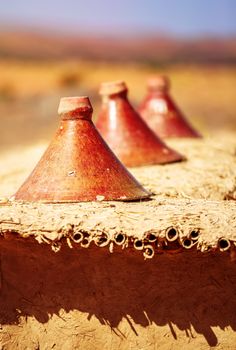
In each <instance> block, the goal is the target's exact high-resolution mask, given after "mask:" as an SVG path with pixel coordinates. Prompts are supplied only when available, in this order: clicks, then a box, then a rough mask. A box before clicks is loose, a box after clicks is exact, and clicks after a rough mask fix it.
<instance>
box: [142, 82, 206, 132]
mask: <svg viewBox="0 0 236 350" xmlns="http://www.w3.org/2000/svg"><path fill="white" fill-rule="evenodd" d="M169 89H170V83H169V80H168V78H167V77H165V76H156V77H153V78H151V79H150V80H149V81H148V94H147V96H146V97H145V99H144V101H143V102H142V103H141V105H140V107H139V109H138V110H139V112H140V114H141V116H142V117H143V119H144V120H145V121H146V123H147V124H148V125H149V126H150V128H152V130H153V131H155V133H156V134H157V135H158V136H160V137H163V138H168V137H201V135H200V134H199V133H198V132H197V131H196V130H194V129H193V127H192V126H191V125H190V124H189V123H188V121H187V120H186V118H185V117H184V116H183V114H182V112H181V111H180V110H179V108H178V107H177V106H176V104H175V103H174V102H173V100H172V98H171V97H170V95H169Z"/></svg>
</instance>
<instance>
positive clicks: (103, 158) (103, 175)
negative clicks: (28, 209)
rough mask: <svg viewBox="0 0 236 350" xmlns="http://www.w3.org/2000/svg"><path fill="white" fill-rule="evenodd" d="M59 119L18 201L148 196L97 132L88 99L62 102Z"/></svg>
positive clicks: (84, 199) (119, 198) (76, 98)
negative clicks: (59, 122) (52, 136)
mask: <svg viewBox="0 0 236 350" xmlns="http://www.w3.org/2000/svg"><path fill="white" fill-rule="evenodd" d="M59 115H60V116H61V124H60V127H59V129H58V130H57V132H56V135H55V137H54V138H53V140H52V142H51V144H50V145H49V147H48V149H47V150H46V152H45V153H44V155H43V156H42V158H41V160H40V161H39V163H38V164H37V166H36V167H35V169H34V170H33V172H32V173H31V175H30V176H29V177H28V179H27V180H26V181H25V183H24V184H23V185H22V186H21V187H20V189H19V190H18V191H17V193H16V194H15V199H16V200H22V201H30V202H32V201H40V202H48V203H60V202H77V201H78V202H79V201H102V200H106V201H107V200H137V199H142V198H147V197H149V196H150V194H149V193H148V192H147V191H146V190H145V189H144V188H143V187H142V186H141V185H140V184H139V183H138V182H137V181H136V180H135V179H134V177H133V176H132V175H131V174H130V173H129V172H128V171H127V169H126V168H125V167H124V166H123V165H122V164H121V163H120V161H119V160H118V159H117V158H116V156H115V155H114V154H113V153H112V151H111V150H110V148H109V147H108V146H107V144H106V143H105V142H104V140H103V139H102V137H101V136H100V134H99V133H98V131H97V130H96V128H95V126H94V124H93V122H92V120H91V116H92V106H91V104H90V101H89V99H88V97H68V98H67V97H66V98H62V99H61V101H60V106H59Z"/></svg>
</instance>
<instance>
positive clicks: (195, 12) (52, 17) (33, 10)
mask: <svg viewBox="0 0 236 350" xmlns="http://www.w3.org/2000/svg"><path fill="white" fill-rule="evenodd" d="M12 25H14V26H16V27H17V26H26V27H37V28H41V27H42V28H47V27H49V28H51V29H57V28H59V29H60V31H69V32H70V31H72V32H76V33H80V32H89V33H90V32H92V33H94V32H95V33H101V34H111V35H113V34H124V33H128V34H134V33H137V35H139V33H142V32H143V33H149V32H155V33H158V32H160V33H167V34H172V35H175V36H182V37H191V36H204V35H206V34H208V35H209V34H210V35H213V36H228V35H236V0H110V1H109V0H97V1H96V0H83V1H82V0H64V1H62V0H40V1H39V0H13V1H12V0H5V1H4V0H2V1H1V2H0V27H5V26H7V27H8V28H9V27H10V28H11V26H12Z"/></svg>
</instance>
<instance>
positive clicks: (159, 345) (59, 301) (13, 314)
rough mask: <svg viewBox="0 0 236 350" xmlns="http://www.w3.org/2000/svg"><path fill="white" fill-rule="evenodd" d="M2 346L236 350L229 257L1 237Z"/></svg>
mask: <svg viewBox="0 0 236 350" xmlns="http://www.w3.org/2000/svg"><path fill="white" fill-rule="evenodd" d="M0 247H1V270H0V272H1V294H0V323H1V329H0V343H1V348H2V349H4V350H12V349H20V350H26V349H31V350H33V349H35V350H36V349H40V350H49V349H58V350H61V349H63V350H67V349H68V350H69V349H83V350H86V349H89V350H92V349H93V350H101V349H103V350H108V349H109V350H110V349H122V350H127V349H151V350H155V349H163V350H164V349H177V350H178V349H191V350H192V349H198V350H204V349H210V348H213V347H216V348H217V349H221V350H223V349H224V350H225V349H235V344H236V332H235V331H236V314H235V308H236V294H235V290H236V277H235V276H236V265H235V264H232V263H231V262H230V260H229V259H228V253H224V254H220V255H219V254H207V255H205V256H204V257H203V256H202V254H199V253H196V252H185V253H184V254H177V255H162V256H159V257H155V258H154V259H152V260H149V261H147V262H145V263H144V262H143V259H142V258H141V257H140V256H139V255H138V254H136V253H132V252H130V251H128V250H125V251H122V250H120V251H118V252H117V253H116V254H110V253H109V252H108V251H106V250H105V251H103V250H102V249H97V248H95V247H93V248H89V249H82V248H78V249H72V250H71V249H69V248H68V247H66V246H64V247H63V248H62V249H61V250H60V251H59V252H58V253H57V254H55V253H54V252H52V251H51V249H50V247H49V246H44V245H39V244H37V243H36V242H35V243H33V242H30V241H29V240H28V241H27V242H25V241H22V240H12V241H11V240H0Z"/></svg>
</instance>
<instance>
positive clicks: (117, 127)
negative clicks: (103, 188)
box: [96, 81, 183, 167]
mask: <svg viewBox="0 0 236 350" xmlns="http://www.w3.org/2000/svg"><path fill="white" fill-rule="evenodd" d="M100 94H101V95H102V98H103V102H102V109H101V112H100V114H99V116H98V120H97V123H96V126H97V128H98V130H99V131H100V133H101V135H102V136H103V138H104V139H105V141H106V142H107V143H108V145H109V146H110V147H111V149H112V150H113V152H114V153H115V154H116V155H117V157H118V158H119V159H120V160H121V161H122V163H124V164H125V165H126V166H129V167H135V166H142V165H151V164H165V163H172V162H177V161H180V160H182V159H183V156H182V155H180V154H179V153H177V152H176V151H174V150H172V149H171V148H169V147H168V146H167V145H166V144H165V143H164V142H162V141H161V140H160V139H159V138H158V137H157V136H156V135H155V133H154V132H153V131H152V130H151V129H150V128H149V127H148V125H147V124H146V123H145V122H144V121H143V119H142V118H141V117H140V115H139V114H138V113H137V112H136V111H135V110H134V108H133V107H132V106H131V104H130V102H129V101H128V99H127V87H126V84H125V83H124V82H123V81H116V82H110V83H103V84H102V85H101V87H100Z"/></svg>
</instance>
